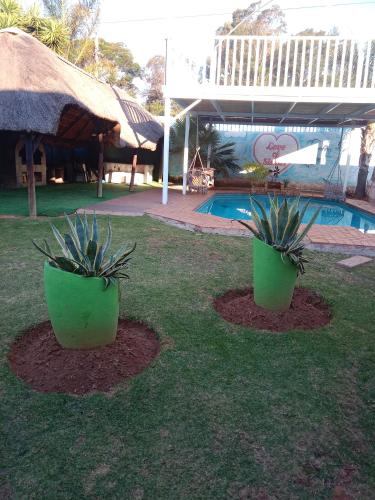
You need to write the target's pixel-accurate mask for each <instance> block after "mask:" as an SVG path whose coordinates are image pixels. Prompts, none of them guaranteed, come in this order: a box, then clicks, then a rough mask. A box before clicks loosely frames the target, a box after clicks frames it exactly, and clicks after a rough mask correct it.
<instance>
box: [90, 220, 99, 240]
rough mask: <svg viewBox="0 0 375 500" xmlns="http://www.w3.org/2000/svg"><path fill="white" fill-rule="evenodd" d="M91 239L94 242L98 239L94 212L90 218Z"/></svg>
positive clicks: (97, 227)
mask: <svg viewBox="0 0 375 500" xmlns="http://www.w3.org/2000/svg"><path fill="white" fill-rule="evenodd" d="M91 240H92V241H94V242H95V243H96V244H97V243H98V241H99V226H98V221H97V218H96V214H95V213H94V217H93V219H92V232H91Z"/></svg>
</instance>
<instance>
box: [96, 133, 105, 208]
mask: <svg viewBox="0 0 375 500" xmlns="http://www.w3.org/2000/svg"><path fill="white" fill-rule="evenodd" d="M98 141H99V156H98V184H97V193H96V195H97V197H98V198H103V159H104V143H103V134H99V135H98Z"/></svg>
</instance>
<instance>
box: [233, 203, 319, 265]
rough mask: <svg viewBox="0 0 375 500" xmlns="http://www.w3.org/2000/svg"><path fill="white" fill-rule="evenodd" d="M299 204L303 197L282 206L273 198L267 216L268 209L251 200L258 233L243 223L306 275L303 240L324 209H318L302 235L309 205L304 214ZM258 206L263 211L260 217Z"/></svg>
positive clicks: (305, 207) (304, 209) (243, 223)
mask: <svg viewBox="0 0 375 500" xmlns="http://www.w3.org/2000/svg"><path fill="white" fill-rule="evenodd" d="M299 201H300V200H299V198H296V200H294V201H293V202H292V203H288V200H287V199H286V198H285V199H284V200H283V201H282V203H279V201H278V199H277V198H276V197H274V198H271V197H270V210H269V214H267V212H266V209H265V207H264V206H263V205H262V204H261V203H260V202H259V201H258V200H256V199H255V198H250V204H251V210H252V219H253V222H254V224H255V226H256V230H255V229H254V228H253V227H252V226H251V225H250V224H247V223H245V222H243V221H239V222H240V223H241V224H242V225H243V226H245V227H247V228H248V229H249V230H250V231H251V232H252V233H253V234H254V236H255V237H256V238H258V239H260V240H262V241H264V242H265V243H267V244H268V245H271V246H272V247H274V248H275V250H277V251H279V252H280V253H281V257H282V259H283V260H284V259H286V258H288V259H289V261H290V262H291V263H292V264H294V265H295V266H296V267H297V268H298V272H299V273H300V274H303V273H304V272H305V268H304V263H306V262H307V259H306V258H305V257H304V256H303V250H304V246H303V244H302V240H303V239H304V237H305V236H306V235H307V233H308V232H309V230H310V229H311V226H312V225H313V224H314V222H315V221H316V219H317V217H318V215H319V212H320V209H319V208H318V209H317V210H316V212H315V213H314V214H313V216H312V217H311V219H310V221H309V223H308V224H306V227H305V228H304V229H303V230H302V231H301V232H298V231H299V229H300V227H301V223H302V220H303V217H304V215H305V214H306V210H307V207H308V205H309V204H308V203H306V204H305V206H304V207H303V208H302V210H301V211H300V210H299ZM256 207H258V208H259V212H260V215H259V214H258V211H257V210H256Z"/></svg>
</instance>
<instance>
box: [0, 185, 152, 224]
mask: <svg viewBox="0 0 375 500" xmlns="http://www.w3.org/2000/svg"><path fill="white" fill-rule="evenodd" d="M150 187H151V185H146V184H144V185H141V186H136V188H135V192H139V191H143V190H145V189H149V188H150ZM128 194H131V193H129V187H128V186H125V185H124V184H103V198H101V199H98V198H97V197H96V183H89V184H84V183H75V184H53V185H47V186H39V187H37V188H36V203H37V210H38V215H46V216H50V217H53V216H56V215H61V214H63V213H68V214H70V213H72V212H74V211H75V210H77V208H82V207H85V206H88V205H92V204H94V203H100V202H102V201H107V200H111V199H113V198H118V197H119V196H126V195H128ZM28 214H29V208H28V199H27V189H26V188H19V189H8V190H0V215H28Z"/></svg>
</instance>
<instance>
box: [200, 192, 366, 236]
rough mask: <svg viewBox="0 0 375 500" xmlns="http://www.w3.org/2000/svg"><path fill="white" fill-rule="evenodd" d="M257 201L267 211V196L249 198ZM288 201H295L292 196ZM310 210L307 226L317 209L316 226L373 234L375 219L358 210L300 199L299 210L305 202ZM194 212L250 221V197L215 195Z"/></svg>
mask: <svg viewBox="0 0 375 500" xmlns="http://www.w3.org/2000/svg"><path fill="white" fill-rule="evenodd" d="M252 196H253V197H254V198H255V199H257V200H258V201H260V202H261V203H262V204H263V206H265V207H266V209H267V210H268V209H269V198H268V196H267V195H261V194H257V195H252ZM287 198H288V200H290V201H293V199H295V198H294V197H292V196H288V197H287ZM308 201H309V202H310V203H309V207H308V209H307V211H306V213H305V217H304V219H303V221H302V222H304V223H306V222H308V221H309V220H310V219H311V217H312V215H313V213H314V212H315V211H316V209H317V208H318V207H320V213H319V216H318V218H317V220H316V222H315V223H316V224H323V225H327V226H349V227H355V228H356V229H360V230H362V231H364V232H367V231H371V232H372V231H375V216H374V215H369V214H367V213H365V212H363V211H361V210H358V209H356V208H354V207H351V206H349V205H347V204H346V203H339V202H336V201H328V200H322V199H317V198H302V197H301V198H300V206H301V207H303V206H304V205H305V204H306V203H307V202H308ZM196 212H199V213H203V214H212V215H216V216H218V217H223V218H225V219H234V220H251V206H250V196H249V195H248V194H215V195H214V196H212V197H211V198H210V199H209V200H207V201H206V202H205V203H204V204H203V205H201V206H200V207H198V208H197V209H196Z"/></svg>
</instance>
